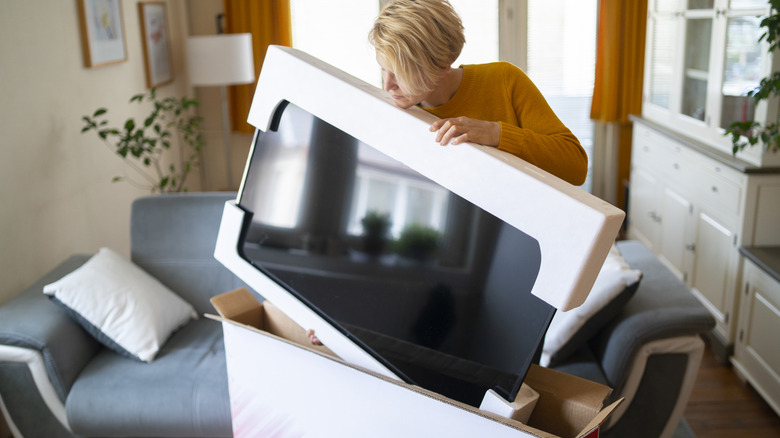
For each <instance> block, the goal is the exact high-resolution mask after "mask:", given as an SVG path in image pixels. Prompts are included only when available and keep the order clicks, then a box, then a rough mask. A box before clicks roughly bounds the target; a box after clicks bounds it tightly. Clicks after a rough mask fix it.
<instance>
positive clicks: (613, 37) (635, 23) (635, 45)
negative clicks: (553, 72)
mask: <svg viewBox="0 0 780 438" xmlns="http://www.w3.org/2000/svg"><path fill="white" fill-rule="evenodd" d="M646 28H647V0H600V1H599V24H598V39H597V42H596V83H595V86H594V88H593V100H592V103H591V110H590V117H591V118H592V119H595V120H599V121H602V122H620V123H628V121H629V120H628V115H629V114H640V113H641V111H642V76H643V72H644V64H645V63H644V58H645V30H646Z"/></svg>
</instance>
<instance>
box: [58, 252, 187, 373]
mask: <svg viewBox="0 0 780 438" xmlns="http://www.w3.org/2000/svg"><path fill="white" fill-rule="evenodd" d="M43 293H45V294H47V295H51V296H52V297H53V298H54V299H55V300H56V301H59V303H60V304H62V305H63V306H65V307H66V309H67V310H69V311H70V313H71V315H72V316H74V318H75V319H76V320H77V321H79V323H81V324H82V325H83V326H84V328H85V329H86V330H87V331H88V332H90V333H91V334H92V335H93V336H95V338H97V339H98V340H99V341H101V342H102V343H103V344H105V345H106V346H107V347H109V348H112V349H114V350H116V351H118V352H119V353H122V354H125V355H129V356H131V357H134V358H137V359H140V360H142V361H144V362H151V361H152V360H153V359H154V357H155V356H156V355H157V352H158V351H159V349H160V347H162V345H163V344H164V343H165V341H167V340H168V338H169V337H170V335H171V334H172V333H173V332H174V331H176V330H177V329H178V328H179V327H181V326H183V325H184V324H186V323H187V322H188V321H189V320H190V319H191V318H197V313H196V312H195V309H194V308H193V307H192V306H191V305H190V304H189V303H187V302H186V301H184V300H183V299H182V298H180V297H179V296H178V295H176V294H175V293H173V292H172V291H171V290H170V289H168V288H167V287H165V286H164V285H163V284H162V283H160V282H159V281H158V280H157V279H156V278H154V277H152V276H151V275H149V274H147V273H146V272H145V271H144V270H143V269H141V268H139V267H138V266H136V265H135V264H133V263H132V262H131V261H130V260H128V259H126V258H125V257H123V256H121V255H119V254H117V253H116V252H114V251H112V250H111V249H108V248H101V249H100V251H99V252H98V253H97V254H96V255H95V256H93V257H92V258H91V259H89V260H88V261H87V262H86V263H84V264H83V265H82V266H81V267H79V268H78V269H76V270H75V271H73V272H71V273H70V274H68V275H66V276H64V277H62V278H61V279H59V280H58V281H55V282H54V283H51V284H47V285H46V286H44V287H43Z"/></svg>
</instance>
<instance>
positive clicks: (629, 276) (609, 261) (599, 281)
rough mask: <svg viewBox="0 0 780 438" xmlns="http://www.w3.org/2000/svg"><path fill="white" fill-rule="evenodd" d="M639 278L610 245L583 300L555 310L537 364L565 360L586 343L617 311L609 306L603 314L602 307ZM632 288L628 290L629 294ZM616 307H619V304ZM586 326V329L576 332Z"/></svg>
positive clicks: (638, 273) (618, 309)
mask: <svg viewBox="0 0 780 438" xmlns="http://www.w3.org/2000/svg"><path fill="white" fill-rule="evenodd" d="M641 277H642V273H641V272H640V271H638V270H636V269H631V267H630V266H629V265H628V263H626V261H625V260H624V259H623V256H622V255H621V254H620V250H618V248H617V247H616V246H615V245H612V248H611V249H610V251H609V254H608V255H607V258H606V260H605V261H604V264H603V265H602V267H601V270H600V271H599V275H598V277H597V278H596V281H595V283H594V284H593V288H592V289H591V291H590V294H588V297H587V298H586V299H585V302H584V303H582V305H581V306H579V307H576V308H574V309H571V310H569V311H567V312H556V313H555V316H554V317H553V319H552V321H551V322H550V327H549V328H548V329H547V334H546V335H545V338H544V345H543V347H542V357H541V360H540V364H541V365H542V366H550V365H551V362H557V361H558V360H562V359H565V357H564V356H568V355H570V354H571V353H573V352H574V351H576V350H577V349H578V348H579V347H580V346H582V344H584V343H585V342H587V341H588V339H590V337H591V336H593V335H594V334H595V332H596V331H598V329H600V328H601V327H602V326H603V325H604V324H606V323H608V322H609V320H611V319H612V318H614V317H615V316H616V315H617V313H619V311H620V308H610V309H609V311H608V312H607V313H605V312H602V310H604V309H605V307H606V306H607V305H608V304H610V303H611V302H612V301H613V300H616V298H618V296H620V295H621V293H623V291H625V290H627V288H629V287H630V286H633V285H635V284H636V283H637V282H638V281H639V280H640V278H641ZM634 290H635V288H634ZM634 290H631V291H630V292H631V293H632V294H633V291H634ZM629 298H630V296H628V297H625V301H627V300H628V299H629ZM622 304H625V303H622ZM612 307H614V306H612ZM620 307H621V308H622V305H621V306H620ZM589 322H590V324H589ZM586 325H587V330H583V331H582V332H580V330H582V329H583V327H584V326H586ZM553 365H554V364H553Z"/></svg>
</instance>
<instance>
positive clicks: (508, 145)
mask: <svg viewBox="0 0 780 438" xmlns="http://www.w3.org/2000/svg"><path fill="white" fill-rule="evenodd" d="M504 83H505V85H506V92H507V93H508V98H510V99H511V100H512V103H513V106H514V110H515V113H516V115H517V121H518V124H519V126H514V125H512V124H510V123H505V122H501V140H500V143H499V145H498V149H500V150H503V151H506V152H509V153H511V154H513V155H516V156H518V157H520V158H522V159H524V160H525V161H527V162H529V163H531V164H533V165H534V166H537V167H539V168H541V169H543V170H545V171H547V172H550V173H552V174H553V175H555V176H557V177H559V178H561V179H563V180H565V181H567V182H569V183H571V184H574V185H581V184H582V183H584V182H585V178H586V177H587V173H588V156H587V154H586V153H585V150H584V149H583V147H582V146H581V145H580V142H579V140H577V137H575V136H574V134H572V133H571V131H570V130H569V129H568V128H566V126H565V125H564V124H563V123H562V122H561V121H560V119H558V116H556V115H555V113H554V112H553V110H552V108H550V105H549V104H548V103H547V101H546V100H545V99H544V97H543V96H542V93H541V92H540V91H539V89H538V88H536V85H534V83H533V82H532V81H531V80H530V79H529V78H528V77H527V76H526V75H525V73H523V72H522V70H520V69H518V68H516V67H513V66H512V68H511V69H507V70H505V72H504Z"/></svg>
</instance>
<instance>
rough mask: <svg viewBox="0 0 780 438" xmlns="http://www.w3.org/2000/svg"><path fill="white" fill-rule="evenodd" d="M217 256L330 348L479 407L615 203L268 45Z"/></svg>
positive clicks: (537, 335)
mask: <svg viewBox="0 0 780 438" xmlns="http://www.w3.org/2000/svg"><path fill="white" fill-rule="evenodd" d="M262 71H263V73H262V75H261V77H260V80H259V83H258V88H257V91H256V95H255V100H254V102H253V107H252V111H251V112H250V116H249V121H250V122H251V123H252V124H254V125H255V126H256V127H257V128H258V129H257V132H256V134H255V137H254V140H253V144H252V148H251V151H250V154H249V158H248V160H247V165H246V170H245V172H244V177H243V181H242V185H241V188H240V190H239V193H238V196H237V198H236V201H235V202H231V203H228V204H227V205H226V207H225V213H224V215H223V221H222V225H221V227H220V233H219V234H220V236H219V238H218V242H217V249H216V252H215V255H216V257H217V258H218V259H219V260H220V261H222V262H223V263H224V264H225V265H226V266H227V267H228V268H230V269H231V270H233V272H235V273H236V274H238V275H239V276H240V277H241V278H242V279H244V281H246V282H247V283H248V284H249V285H250V286H251V287H252V288H253V289H255V291H257V292H258V293H259V294H260V295H262V296H263V297H265V298H266V299H268V300H270V301H271V302H273V303H274V304H275V305H276V306H277V307H279V308H281V309H282V310H283V311H285V312H286V313H287V314H288V315H290V316H291V317H292V318H293V319H294V320H296V321H297V322H298V323H299V324H300V325H301V326H303V327H304V328H307V329H312V330H314V332H315V334H316V335H317V337H318V338H319V339H320V340H321V341H322V342H323V343H324V344H325V345H326V346H328V347H329V348H330V349H331V350H332V351H334V352H335V353H336V354H337V355H339V356H340V357H342V359H344V360H346V361H348V362H351V363H354V364H356V365H360V366H363V367H366V368H368V369H371V370H372V371H375V372H379V373H381V374H383V375H386V376H390V377H392V378H397V379H401V380H404V381H406V382H408V383H411V384H416V385H419V386H422V387H423V388H426V389H429V390H432V391H435V392H437V393H440V394H442V395H445V396H447V397H450V398H452V399H454V400H458V401H460V402H463V403H467V404H469V405H473V406H476V407H479V406H480V404H481V403H482V402H483V399H484V398H485V395H486V393H488V392H489V391H490V390H492V391H493V392H494V393H496V394H498V395H499V396H501V397H503V398H504V399H505V400H507V401H510V402H511V401H513V400H514V398H515V395H516V394H517V391H518V390H519V388H520V385H521V383H522V381H523V378H524V376H525V373H526V371H527V370H528V368H529V366H530V365H531V364H532V363H533V362H534V361H535V360H536V359H537V358H538V353H539V351H540V348H541V345H542V341H543V338H544V334H545V332H546V330H547V327H548V325H549V323H550V320H551V319H552V316H553V314H554V313H555V311H556V310H557V309H560V310H567V309H569V308H572V307H576V306H577V305H579V304H580V303H581V302H582V300H584V298H585V296H587V292H588V291H589V289H590V287H591V286H592V284H593V281H595V277H596V275H597V273H598V270H599V267H600V266H601V263H603V260H604V258H605V257H606V253H607V251H608V250H609V247H610V246H611V243H612V241H613V240H614V237H615V235H616V233H617V230H618V227H619V225H620V223H621V222H622V217H623V215H622V212H621V211H619V210H617V209H616V208H614V207H612V206H610V205H609V204H607V203H604V202H602V201H600V200H598V199H596V198H594V197H592V196H590V195H588V194H587V193H585V192H583V191H582V190H580V189H578V188H575V187H572V186H570V185H568V184H567V183H565V182H563V181H561V180H559V179H558V178H555V177H554V176H552V175H549V174H547V173H546V172H543V171H541V170H539V169H537V168H534V167H533V166H530V165H529V164H528V163H525V162H523V161H522V160H520V159H518V158H516V157H512V156H508V155H505V154H503V153H500V152H498V151H495V150H494V149H492V148H485V147H480V146H477V145H461V146H457V147H446V148H445V147H441V146H439V145H437V144H436V143H435V142H434V140H433V136H432V134H430V133H429V132H428V130H427V125H428V124H429V123H430V121H431V116H430V115H428V114H427V113H425V112H424V111H421V110H419V109H412V110H402V109H399V108H397V107H395V106H394V104H393V103H392V102H391V101H389V99H388V98H387V97H385V96H384V95H383V94H382V92H381V90H378V89H376V88H374V87H371V86H370V85H367V84H365V83H362V82H360V81H359V80H357V79H355V78H352V77H351V76H349V75H346V74H345V73H343V72H340V71H339V70H337V69H335V68H333V67H331V66H328V65H327V64H324V63H322V62H320V61H318V60H316V59H314V58H312V57H310V56H308V55H306V54H304V53H301V52H298V51H295V50H293V49H288V48H279V47H271V48H269V52H268V55H267V57H266V60H265V62H264V66H263V70H262Z"/></svg>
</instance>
